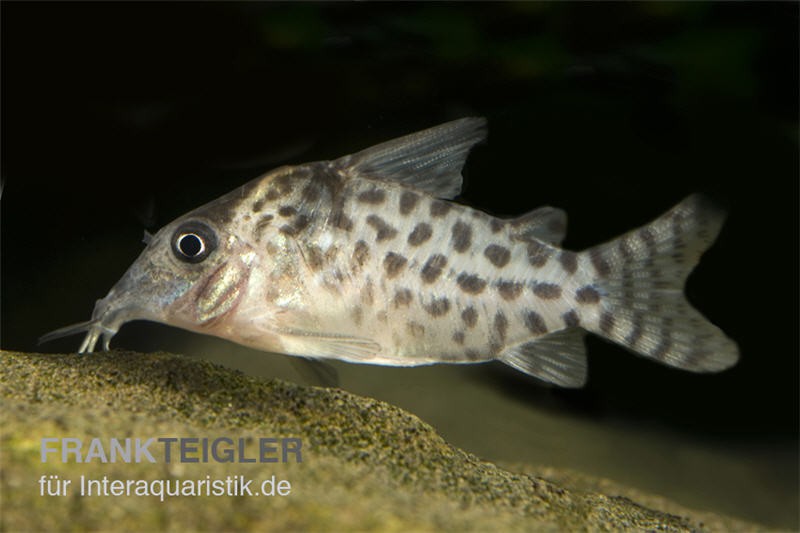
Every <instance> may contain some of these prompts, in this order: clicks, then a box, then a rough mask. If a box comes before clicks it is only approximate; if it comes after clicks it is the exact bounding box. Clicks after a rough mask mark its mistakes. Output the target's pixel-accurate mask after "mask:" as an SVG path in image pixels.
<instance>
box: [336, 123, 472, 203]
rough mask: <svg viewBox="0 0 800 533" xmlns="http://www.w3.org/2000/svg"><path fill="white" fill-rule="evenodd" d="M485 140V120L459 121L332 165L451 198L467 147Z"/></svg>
mask: <svg viewBox="0 0 800 533" xmlns="http://www.w3.org/2000/svg"><path fill="white" fill-rule="evenodd" d="M485 138H486V119H485V118H481V117H469V118H462V119H459V120H454V121H452V122H446V123H444V124H441V125H439V126H434V127H433V128H428V129H427V130H422V131H419V132H417V133H412V134H410V135H406V136H404V137H400V138H397V139H393V140H391V141H387V142H385V143H381V144H378V145H375V146H372V147H370V148H367V149H366V150H362V151H360V152H358V153H355V154H352V155H346V156H344V157H341V158H339V159H337V160H336V161H334V162H333V164H334V165H335V166H336V167H337V168H339V169H340V170H341V171H343V172H345V173H346V174H348V175H350V176H353V177H359V178H375V179H382V180H390V181H398V182H400V183H403V184H405V185H409V186H411V187H415V188H417V189H420V190H422V191H425V192H427V193H428V194H431V195H432V196H436V197H437V198H447V199H450V198H453V197H455V196H456V195H458V194H459V193H460V192H461V183H462V181H463V179H462V177H461V169H462V167H463V166H464V162H465V161H466V160H467V154H468V153H469V150H470V148H472V147H473V146H474V145H475V144H476V143H478V142H480V141H482V140H483V139H485Z"/></svg>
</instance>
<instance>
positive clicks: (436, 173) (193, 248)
mask: <svg viewBox="0 0 800 533" xmlns="http://www.w3.org/2000/svg"><path fill="white" fill-rule="evenodd" d="M485 137H486V120H485V119H484V118H481V117H467V118H462V119H459V120H454V121H451V122H447V123H444V124H441V125H439V126H435V127H432V128H429V129H426V130H423V131H419V132H417V133H413V134H410V135H406V136H403V137H400V138H397V139H394V140H390V141H387V142H384V143H381V144H378V145H376V146H373V147H371V148H367V149H365V150H363V151H360V152H357V153H354V154H351V155H346V156H344V157H340V158H338V159H334V160H327V161H317V162H312V163H305V164H299V165H285V166H282V167H279V168H277V169H275V170H272V171H270V172H268V173H266V174H264V175H262V176H260V177H258V178H256V179H253V180H251V181H249V182H247V183H245V184H244V185H242V186H240V187H239V188H237V189H235V190H233V191H232V192H229V193H227V194H225V195H223V196H221V197H220V198H218V199H216V200H213V201H211V202H210V203H207V204H205V205H203V206H201V207H199V208H197V209H195V210H193V211H191V212H189V213H187V214H185V215H183V216H181V217H178V218H177V219H175V220H174V221H172V222H170V223H169V224H167V225H166V226H164V227H163V228H162V229H161V230H159V231H158V232H157V233H155V234H154V235H148V236H147V238H146V239H145V242H146V247H145V249H144V251H143V252H142V253H141V255H140V256H139V257H138V258H137V259H136V260H135V261H134V262H133V264H132V265H131V266H130V268H129V269H128V271H127V272H126V273H125V274H124V275H123V276H122V278H121V279H120V280H119V282H117V283H116V284H115V285H114V286H113V287H112V288H111V290H110V291H109V293H108V295H107V296H106V297H105V298H102V299H99V300H97V302H96V305H95V307H94V311H93V313H92V318H91V320H89V321H87V322H83V323H80V324H75V325H72V326H68V327H66V328H62V329H59V330H56V331H54V332H51V333H49V334H47V335H45V336H44V337H42V339H41V340H42V341H43V342H44V341H49V340H52V339H55V338H59V337H63V336H66V335H72V334H75V333H83V332H85V333H86V335H85V338H84V340H83V343H82V344H81V345H80V349H79V352H80V353H86V352H92V351H94V349H95V347H96V346H97V343H98V341H100V340H101V339H102V348H103V349H104V350H108V349H109V342H110V340H111V338H112V337H113V336H114V335H115V334H116V333H117V331H118V330H119V328H120V326H122V325H123V324H124V323H126V322H130V321H132V320H149V321H154V322H160V323H163V324H168V325H171V326H176V327H178V328H183V329H186V330H190V331H193V332H198V333H202V334H208V335H214V336H217V337H221V338H223V339H228V340H230V341H233V342H235V343H238V344H241V345H244V346H247V347H251V348H255V349H257V350H261V351H266V352H277V353H282V354H287V355H291V356H298V357H300V358H305V359H308V360H311V361H324V360H342V361H347V362H351V363H366V364H376V365H391V366H417V365H428V364H435V363H483V362H487V361H495V360H497V361H501V362H503V363H505V364H506V365H509V366H511V367H513V368H514V369H516V370H518V371H521V372H523V373H525V374H528V375H531V376H534V377H536V378H538V379H540V380H544V381H546V382H549V383H552V384H555V385H558V386H562V387H581V386H583V385H584V384H585V383H586V381H587V373H588V371H587V356H586V348H585V342H584V338H585V335H586V334H587V333H591V334H595V335H599V336H600V337H603V338H605V339H608V340H610V341H613V342H614V343H617V344H619V345H621V346H623V347H625V348H627V349H628V350H630V351H632V352H634V353H636V354H638V355H641V356H644V357H646V358H648V359H651V360H653V361H657V362H659V363H663V364H666V365H669V366H672V367H676V368H680V369H684V370H688V371H692V372H719V371H722V370H725V369H727V368H730V367H732V366H733V365H734V364H735V363H736V362H737V360H738V357H739V351H738V347H737V345H736V343H735V342H734V341H733V340H732V339H730V338H729V337H727V336H726V335H725V333H723V332H722V330H720V329H719V328H718V327H717V326H715V325H713V324H712V323H711V322H709V321H708V320H707V319H705V318H704V317H703V315H702V314H700V312H698V311H697V310H696V309H694V308H693V307H692V306H691V305H690V304H689V302H688V301H687V299H686V298H685V296H684V291H683V289H684V284H685V281H686V278H687V276H688V275H689V274H690V272H691V271H692V270H693V269H694V267H695V265H696V264H697V263H698V261H699V259H700V256H701V255H702V254H703V253H704V252H705V251H706V249H708V248H709V247H710V246H711V245H712V244H713V242H714V241H715V239H716V237H717V235H718V233H719V231H720V229H721V227H722V225H723V222H724V218H725V213H724V212H723V211H722V210H721V209H719V208H718V207H716V206H715V205H714V204H713V203H712V202H711V201H710V200H708V199H707V198H706V197H704V196H702V195H700V194H692V195H690V196H688V197H687V198H686V199H685V200H683V201H682V202H680V203H679V204H677V205H676V206H675V207H673V208H672V209H670V210H669V211H668V212H666V213H665V214H663V215H662V216H660V217H658V218H656V219H655V220H654V221H652V222H651V223H649V224H646V225H645V226H643V227H641V228H639V229H635V230H632V231H630V232H628V233H625V234H624V235H622V236H620V237H618V238H615V239H612V240H610V241H609V242H606V243H602V244H599V245H597V246H593V247H590V248H589V249H587V250H583V251H571V250H567V249H564V248H562V247H561V242H562V241H563V239H564V237H565V234H566V223H567V216H566V214H565V212H564V211H563V210H561V209H558V208H555V207H550V206H545V207H540V208H538V209H534V210H533V211H530V212H529V213H527V214H524V215H522V216H518V217H515V218H499V217H496V216H492V215H490V214H488V213H485V212H483V211H481V210H478V209H475V208H472V207H470V206H467V205H463V204H460V203H456V202H454V201H452V200H453V198H454V197H456V196H457V195H459V194H460V192H461V189H462V184H463V178H462V169H463V167H464V165H465V163H466V159H467V156H468V154H469V152H470V150H471V149H472V148H473V147H474V146H475V145H476V144H478V143H480V142H481V141H483V140H484V139H485Z"/></svg>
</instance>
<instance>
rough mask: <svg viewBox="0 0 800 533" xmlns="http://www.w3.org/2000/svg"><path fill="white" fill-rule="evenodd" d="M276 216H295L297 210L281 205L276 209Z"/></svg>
mask: <svg viewBox="0 0 800 533" xmlns="http://www.w3.org/2000/svg"><path fill="white" fill-rule="evenodd" d="M278 214H279V215H280V216H282V217H293V216H294V215H296V214H297V209H295V208H294V207H292V206H290V205H282V206H280V207H279V208H278Z"/></svg>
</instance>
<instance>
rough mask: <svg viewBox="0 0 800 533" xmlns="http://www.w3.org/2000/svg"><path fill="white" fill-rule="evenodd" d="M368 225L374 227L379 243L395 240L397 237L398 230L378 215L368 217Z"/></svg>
mask: <svg viewBox="0 0 800 533" xmlns="http://www.w3.org/2000/svg"><path fill="white" fill-rule="evenodd" d="M367 224H369V225H370V226H372V229H374V230H375V232H376V236H375V238H376V239H377V240H378V241H385V240H388V239H393V238H394V237H395V236H396V235H397V230H396V229H394V228H393V227H392V226H390V225H389V224H387V223H386V221H385V220H383V219H382V218H381V217H379V216H378V215H369V216H368V217H367Z"/></svg>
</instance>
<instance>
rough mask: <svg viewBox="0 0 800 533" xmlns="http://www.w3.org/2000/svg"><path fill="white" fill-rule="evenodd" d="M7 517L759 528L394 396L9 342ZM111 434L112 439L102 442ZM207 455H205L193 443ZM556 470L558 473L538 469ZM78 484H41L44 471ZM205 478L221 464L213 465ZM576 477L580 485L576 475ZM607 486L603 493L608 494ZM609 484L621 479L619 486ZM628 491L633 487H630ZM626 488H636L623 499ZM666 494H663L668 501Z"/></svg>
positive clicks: (18, 521)
mask: <svg viewBox="0 0 800 533" xmlns="http://www.w3.org/2000/svg"><path fill="white" fill-rule="evenodd" d="M0 361H1V362H2V364H1V366H0V398H2V411H1V412H2V420H1V421H2V427H3V431H2V456H1V459H0V460H2V463H1V466H2V476H0V482H1V483H2V494H3V498H2V503H3V512H2V515H1V517H2V518H0V520H2V522H0V526H1V528H2V529H3V530H9V531H16V530H40V531H41V530H61V529H65V528H69V529H76V530H97V529H110V528H112V527H113V529H124V530H164V529H181V530H185V529H189V530H220V529H225V530H230V529H237V530H256V529H257V530H262V529H269V530H271V531H276V530H306V529H311V530H348V529H357V530H381V531H382V530H458V531H462V530H489V529H492V530H504V531H510V530H528V531H530V530H537V531H538V530H578V529H581V530H620V529H639V530H651V531H652V530H664V531H690V530H703V529H709V530H726V531H729V530H752V529H760V530H763V529H764V528H763V527H760V526H755V525H753V524H747V523H744V522H741V521H737V520H734V519H730V518H726V517H721V516H718V515H712V514H708V513H706V514H698V513H692V512H691V511H686V510H683V509H681V508H678V507H677V506H673V507H672V510H673V512H674V510H675V509H677V510H679V511H680V512H682V513H685V514H682V515H680V516H679V515H677V514H670V513H668V512H664V511H663V510H658V509H656V508H655V507H659V508H660V509H664V508H666V507H665V506H667V507H668V506H669V505H668V502H663V501H661V500H659V499H658V498H654V497H646V496H643V499H642V501H645V499H646V501H648V503H649V504H651V505H653V506H654V507H652V508H648V507H645V506H642V505H639V504H637V503H635V502H634V501H633V499H631V498H634V499H636V498H637V493H635V492H632V491H630V489H621V488H619V487H615V486H613V485H611V484H609V483H607V482H602V480H598V481H595V482H592V481H591V480H589V481H587V479H586V478H581V477H580V476H579V475H578V476H577V477H576V475H573V474H567V473H563V472H559V471H558V470H554V469H533V468H532V467H530V466H529V465H519V466H515V467H513V469H514V470H515V471H516V473H515V472H512V471H510V470H507V469H503V468H500V467H499V466H497V465H494V464H490V463H487V462H484V461H481V460H480V459H479V458H478V457H475V456H474V455H471V454H469V453H466V452H464V451H462V450H459V449H457V448H454V447H453V446H450V445H449V444H448V443H447V442H445V441H444V440H443V439H442V438H441V437H440V436H439V435H438V434H437V433H436V431H435V430H434V429H433V428H431V427H430V426H429V425H427V424H425V423H423V422H422V421H420V420H419V419H418V418H417V417H415V416H414V415H412V414H409V413H407V412H405V411H403V410H401V409H399V408H396V407H393V406H391V405H389V404H386V403H383V402H380V401H376V400H372V399H369V398H363V397H359V396H356V395H353V394H350V393H348V392H345V391H342V390H339V389H325V388H317V387H305V386H299V385H294V384H291V383H286V382H282V381H279V380H272V381H263V380H259V379H255V378H252V377H248V376H245V375H244V374H241V373H239V372H236V371H231V370H228V369H226V368H223V367H220V366H215V365H212V364H210V363H206V362H202V361H197V360H194V359H190V358H186V357H181V356H176V355H171V354H166V353H155V354H140V353H132V352H110V353H99V354H92V355H88V356H79V355H55V354H26V353H18V352H0ZM45 437H54V438H66V437H71V438H79V439H82V440H83V441H84V442H86V443H88V442H89V441H90V440H91V439H93V438H100V439H108V438H111V437H115V438H119V439H124V438H128V437H130V438H137V437H138V438H142V439H148V438H151V437H155V438H159V437H189V438H191V437H196V438H200V439H202V438H209V439H212V440H213V439H215V438H218V437H228V438H231V439H234V440H236V439H239V438H240V437H241V438H245V439H247V440H246V441H245V442H246V443H247V445H248V446H256V444H255V443H257V442H258V439H259V438H262V437H275V438H279V439H280V438H282V437H296V438H299V439H301V441H302V462H301V463H296V462H292V461H289V462H288V463H286V464H283V463H280V462H278V463H259V462H256V463H219V462H213V461H212V462H207V463H203V462H200V463H186V462H177V461H174V462H171V463H165V462H163V461H162V460H161V457H157V459H158V462H156V463H150V462H141V463H121V462H115V463H111V462H108V463H102V462H97V461H96V460H95V461H92V462H88V463H75V462H67V463H62V462H61V460H60V456H58V454H53V455H50V456H48V457H49V460H48V462H46V463H43V462H41V458H40V457H41V455H40V446H41V439H42V438H45ZM106 442H107V441H106ZM195 456H196V454H195ZM542 472H546V473H547V477H549V478H551V479H559V480H561V482H562V483H563V485H562V484H559V483H555V482H552V481H547V480H545V479H543V478H542V477H539V475H540V473H542ZM50 475H57V476H59V479H61V480H66V479H69V480H71V481H72V485H71V489H70V492H69V493H68V495H66V496H52V497H49V496H45V497H43V496H41V495H40V493H39V490H40V487H39V482H38V481H39V479H40V478H41V476H50ZM236 475H242V476H245V477H246V478H247V479H253V480H257V483H260V482H261V480H265V479H271V476H276V480H279V479H285V480H288V481H289V482H290V484H291V492H290V493H289V494H288V495H286V496H254V497H248V496H227V495H226V496H195V497H192V496H168V497H166V501H165V502H163V503H162V502H161V501H159V498H157V497H155V496H135V495H131V496H127V495H120V496H79V495H78V486H79V482H80V478H81V476H85V478H87V479H102V478H103V477H104V476H106V477H107V478H108V479H114V480H148V481H149V480H160V479H163V480H187V479H195V480H197V479H199V480H203V479H209V480H214V479H225V478H226V477H227V476H236ZM206 476H209V477H208V478H207V477H206ZM570 484H571V485H572V486H574V487H580V488H568V485H570ZM598 487H602V488H603V489H604V490H608V492H607V493H601V492H597V491H596V489H597V488H598ZM609 489H613V490H609ZM626 490H627V492H626ZM620 493H623V494H626V495H627V497H626V496H619V495H618V494H620ZM662 504H663V505H662Z"/></svg>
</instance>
